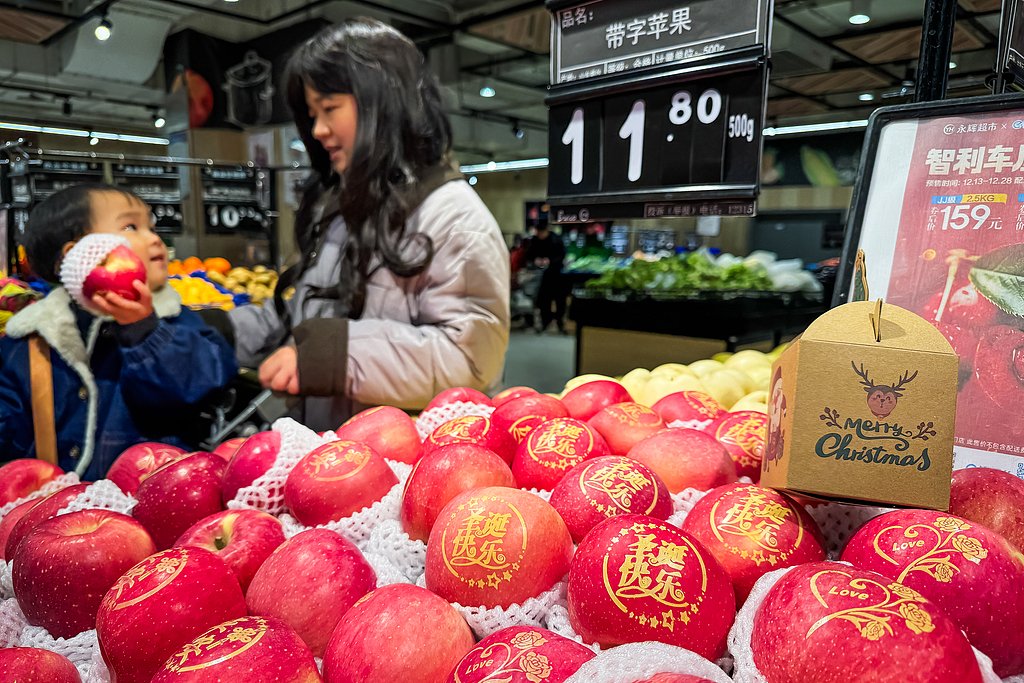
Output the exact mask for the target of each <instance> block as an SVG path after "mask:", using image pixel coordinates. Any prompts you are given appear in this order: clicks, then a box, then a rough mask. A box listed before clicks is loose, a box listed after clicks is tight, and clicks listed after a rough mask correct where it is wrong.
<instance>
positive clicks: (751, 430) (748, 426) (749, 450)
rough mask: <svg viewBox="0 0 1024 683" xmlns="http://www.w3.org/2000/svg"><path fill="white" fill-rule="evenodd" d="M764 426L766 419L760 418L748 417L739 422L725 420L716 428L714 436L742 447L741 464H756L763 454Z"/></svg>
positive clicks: (723, 441)
mask: <svg viewBox="0 0 1024 683" xmlns="http://www.w3.org/2000/svg"><path fill="white" fill-rule="evenodd" d="M765 427H766V421H765V420H763V419H761V418H748V419H746V420H743V421H739V422H730V421H728V420H727V421H725V422H723V423H722V425H721V426H720V427H719V428H718V433H717V434H716V435H715V437H716V438H717V439H718V440H719V441H721V442H722V443H727V444H733V445H736V446H739V447H740V448H741V449H743V453H744V456H741V462H740V464H741V465H757V464H758V463H760V462H761V458H762V456H763V455H764V439H765ZM744 461H746V462H744Z"/></svg>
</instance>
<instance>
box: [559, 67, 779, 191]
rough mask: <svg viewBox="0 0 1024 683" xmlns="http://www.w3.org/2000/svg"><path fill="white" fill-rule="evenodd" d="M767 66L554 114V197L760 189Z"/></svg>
mask: <svg viewBox="0 0 1024 683" xmlns="http://www.w3.org/2000/svg"><path fill="white" fill-rule="evenodd" d="M764 83H765V71H764V66H763V65H762V66H759V67H758V68H754V69H747V70H745V71H738V72H735V73H729V74H720V75H716V76H710V77H707V78H699V79H693V78H692V76H691V77H690V79H688V80H687V79H685V75H684V78H683V79H680V80H668V81H667V82H665V81H663V82H660V83H656V84H654V85H653V86H652V85H648V86H643V85H638V87H636V88H635V89H628V90H626V92H623V93H621V94H615V95H610V96H609V95H604V94H602V93H600V92H595V93H594V95H593V97H592V98H590V99H586V98H580V99H576V100H574V101H570V102H566V103H564V104H559V103H558V101H557V99H555V98H553V100H552V107H551V113H550V121H551V126H550V133H549V135H550V139H549V157H550V165H549V168H548V177H549V194H550V195H551V197H552V200H553V201H554V198H557V197H578V196H583V195H592V194H617V193H633V194H636V193H642V192H644V191H661V192H663V193H668V192H686V191H687V190H688V189H693V188H694V187H695V186H706V185H711V184H729V185H749V186H751V187H754V186H756V184H757V177H758V167H759V163H760V152H761V130H762V128H763V125H764V114H763V111H764V87H765V86H764Z"/></svg>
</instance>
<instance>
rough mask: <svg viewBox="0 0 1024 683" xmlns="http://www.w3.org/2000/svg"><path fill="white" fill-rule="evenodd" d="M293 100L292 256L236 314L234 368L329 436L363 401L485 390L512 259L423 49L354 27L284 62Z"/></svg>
mask: <svg viewBox="0 0 1024 683" xmlns="http://www.w3.org/2000/svg"><path fill="white" fill-rule="evenodd" d="M287 94H288V101H289V104H290V106H291V110H292V114H293V116H294V118H295V123H296V125H297V126H298V130H299V135H300V136H301V137H302V140H303V142H304V143H305V146H306V150H307V151H308V153H309V157H310V161H311V164H312V166H313V174H312V176H311V177H310V178H309V181H308V183H307V186H306V189H305V194H304V196H303V200H302V203H301V206H300V208H299V211H298V213H297V216H296V239H297V242H298V247H299V251H300V259H299V262H298V264H297V265H296V266H294V267H293V268H291V269H290V270H288V271H287V272H285V273H284V274H283V275H282V277H281V280H280V282H279V284H278V288H277V292H276V295H275V301H274V305H266V306H264V307H263V308H262V309H260V308H255V307H243V308H239V309H236V310H235V311H232V312H231V314H230V318H229V319H230V323H231V327H230V333H231V334H232V336H233V339H234V343H235V349H236V352H237V355H238V359H239V362H240V363H242V364H243V365H249V366H253V367H254V366H255V365H256V364H259V375H260V381H261V382H262V383H263V385H264V386H265V387H268V388H272V389H274V390H276V391H282V392H288V393H290V394H294V395H297V396H301V397H302V398H303V400H302V401H301V402H299V405H298V406H296V408H297V410H296V413H297V414H296V417H297V418H298V419H300V420H301V421H303V422H304V423H305V424H307V425H308V426H310V427H312V428H315V429H333V428H336V427H337V426H338V425H339V423H340V421H341V420H343V419H345V418H346V417H347V416H349V415H351V414H352V413H353V412H355V411H357V410H359V409H361V408H362V407H363V406H365V405H380V404H388V405H394V406H398V407H402V408H413V409H414V408H422V407H423V406H424V405H425V404H426V403H427V402H428V401H429V400H430V398H431V397H432V396H433V395H435V394H436V393H437V392H439V391H441V390H443V389H445V388H448V387H452V386H462V385H465V386H471V387H475V388H477V389H485V388H487V387H488V386H490V385H491V384H493V383H494V382H495V380H497V379H498V377H499V374H500V372H501V369H502V366H503V364H504V357H505V349H506V347H507V345H508V326H509V302H508V300H509V262H508V254H507V250H506V247H505V243H504V241H503V239H502V237H501V233H500V230H499V229H498V226H497V224H496V222H495V221H494V218H493V217H492V216H491V214H490V212H489V211H488V210H487V208H486V207H485V206H484V204H483V203H482V202H481V201H480V198H479V197H477V195H476V193H475V192H474V191H473V190H472V188H471V187H470V186H469V184H468V183H466V182H465V181H464V180H463V179H462V176H461V175H460V174H459V173H458V172H457V170H455V169H454V167H453V165H452V160H451V158H450V156H449V155H450V151H451V144H452V141H451V138H452V134H451V127H450V124H449V123H448V119H447V117H446V116H445V113H444V111H443V104H442V101H441V91H440V87H439V85H438V83H437V80H436V78H435V77H434V76H433V74H431V73H430V71H429V69H428V67H427V65H426V63H425V60H424V58H423V56H422V55H421V54H420V52H419V50H418V49H417V48H416V46H415V45H414V44H413V43H412V42H411V41H410V40H409V39H408V38H406V37H405V36H403V35H402V34H400V33H399V32H397V31H396V30H394V29H393V28H391V27H389V26H387V25H385V24H382V23H380V22H377V21H374V20H367V19H358V20H350V21H347V22H345V23H343V24H340V25H338V26H333V27H330V28H328V29H326V30H324V31H322V32H321V33H320V34H318V35H316V36H315V37H313V38H312V39H310V40H309V41H307V42H306V43H305V44H304V45H302V46H301V47H300V48H299V49H298V51H297V52H296V53H295V54H294V55H293V57H292V59H291V62H290V64H289V67H288V75H287Z"/></svg>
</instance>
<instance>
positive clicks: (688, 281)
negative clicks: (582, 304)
mask: <svg viewBox="0 0 1024 683" xmlns="http://www.w3.org/2000/svg"><path fill="white" fill-rule="evenodd" d="M586 286H587V288H588V289H611V290H616V291H624V290H625V291H639V292H702V291H738V290H743V291H751V290H754V291H771V290H772V289H774V287H773V286H772V281H771V279H770V278H769V277H768V274H767V273H766V272H765V271H764V269H763V268H760V267H750V266H747V265H745V264H743V263H736V264H733V265H730V266H724V267H723V266H719V265H717V264H715V263H714V262H713V261H712V260H711V259H710V258H708V256H707V255H706V254H704V253H701V252H693V253H690V254H684V255H680V256H672V257H669V258H663V259H661V260H660V261H653V262H651V261H643V260H636V261H633V262H632V263H630V264H629V265H628V266H625V267H623V268H617V269H615V270H612V271H609V272H607V273H605V274H603V275H602V276H601V277H599V278H596V279H594V280H591V281H590V282H588V283H587V285H586Z"/></svg>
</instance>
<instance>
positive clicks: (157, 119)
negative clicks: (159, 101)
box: [153, 113, 167, 128]
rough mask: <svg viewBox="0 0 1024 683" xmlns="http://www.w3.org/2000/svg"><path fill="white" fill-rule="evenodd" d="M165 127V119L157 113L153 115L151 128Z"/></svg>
mask: <svg viewBox="0 0 1024 683" xmlns="http://www.w3.org/2000/svg"><path fill="white" fill-rule="evenodd" d="M166 125H167V119H165V118H164V117H163V116H161V115H160V114H159V113H157V114H153V127H154V128H163V127H164V126H166Z"/></svg>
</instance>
